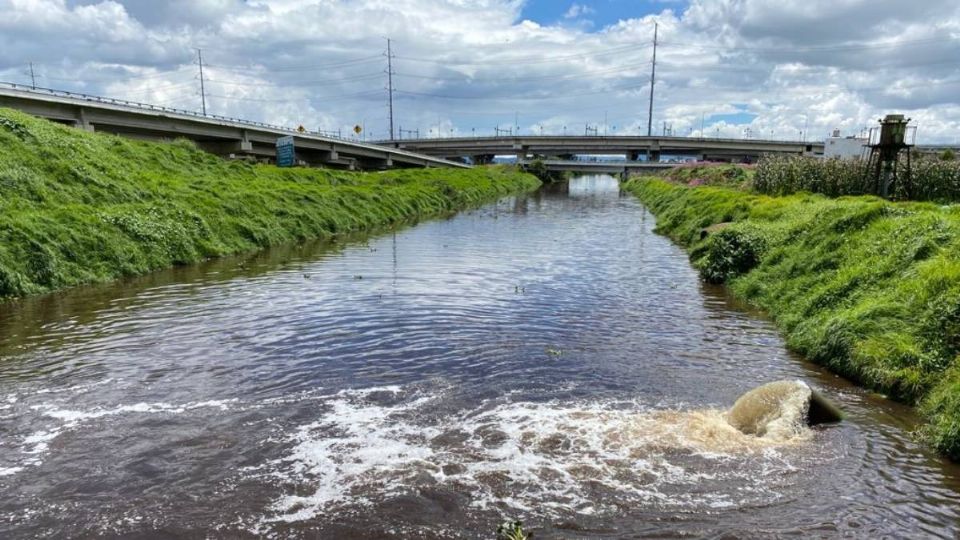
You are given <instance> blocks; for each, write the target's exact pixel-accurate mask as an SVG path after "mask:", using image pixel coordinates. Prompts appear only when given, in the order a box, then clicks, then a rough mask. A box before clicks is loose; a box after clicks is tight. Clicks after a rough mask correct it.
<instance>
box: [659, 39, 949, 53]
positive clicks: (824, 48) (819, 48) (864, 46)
mask: <svg viewBox="0 0 960 540" xmlns="http://www.w3.org/2000/svg"><path fill="white" fill-rule="evenodd" d="M950 41H956V40H951V39H943V38H921V39H903V40H898V41H890V42H883V43H849V44H836V45H808V46H799V47H794V46H789V47H752V46H725V45H699V44H690V43H680V42H671V41H664V42H660V45H667V46H675V45H679V46H680V47H686V48H689V49H699V50H719V51H756V52H783V53H794V52H832V51H857V50H868V49H882V48H889V47H903V46H909V45H918V44H925V43H937V42H950Z"/></svg>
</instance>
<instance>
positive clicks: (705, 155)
mask: <svg viewBox="0 0 960 540" xmlns="http://www.w3.org/2000/svg"><path fill="white" fill-rule="evenodd" d="M379 144H381V145H384V146H388V147H391V148H397V149H404V150H410V151H412V152H418V153H423V154H428V155H431V156H435V157H440V158H445V159H451V160H453V159H465V158H469V159H471V160H473V162H474V163H486V162H489V161H490V160H492V159H493V156H505V155H515V156H517V159H519V160H521V161H522V160H524V159H526V158H527V157H530V156H542V157H548V158H561V159H564V160H566V161H569V160H570V158H571V157H572V156H578V155H622V156H624V158H625V159H626V161H637V160H638V159H640V158H641V157H644V158H647V157H648V158H649V161H660V158H661V156H667V155H670V156H685V157H691V158H694V159H697V160H699V161H733V162H747V161H756V160H757V159H759V157H760V156H761V155H763V154H792V155H807V156H815V155H823V150H824V143H823V142H803V141H771V140H754V139H713V138H693V137H661V136H653V137H640V136H610V137H607V136H589V135H588V136H555V135H546V136H520V137H518V136H508V137H466V138H464V137H461V138H449V139H446V138H437V139H407V140H397V141H380V142H379Z"/></svg>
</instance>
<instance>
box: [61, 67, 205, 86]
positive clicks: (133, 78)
mask: <svg viewBox="0 0 960 540" xmlns="http://www.w3.org/2000/svg"><path fill="white" fill-rule="evenodd" d="M208 67H209V66H208ZM187 70H191V71H192V70H193V67H192V66H185V67H182V68H180V69H175V70H172V71H161V72H159V73H148V74H145V75H134V76H131V77H126V76H124V77H96V78H88V77H50V76H49V75H44V76H43V77H44V78H45V79H49V80H51V81H71V82H72V81H76V80H78V79H82V80H83V82H87V83H91V82H124V81H136V80H142V79H154V78H157V77H165V76H169V75H174V74H177V73H184V72H186V71H187Z"/></svg>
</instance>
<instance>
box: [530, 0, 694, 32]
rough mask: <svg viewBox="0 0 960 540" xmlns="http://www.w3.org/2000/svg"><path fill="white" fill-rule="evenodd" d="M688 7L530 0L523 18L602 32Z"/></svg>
mask: <svg viewBox="0 0 960 540" xmlns="http://www.w3.org/2000/svg"><path fill="white" fill-rule="evenodd" d="M665 4H666V5H665ZM685 4H686V2H685V1H666V2H665V1H663V0H527V2H526V4H525V5H524V7H523V13H522V14H521V18H523V19H529V20H531V21H534V22H537V23H540V24H541V25H554V24H558V23H559V24H570V25H579V26H581V27H582V28H583V29H585V30H600V29H602V28H604V27H606V26H610V25H611V24H615V23H616V22H617V21H619V20H621V19H632V18H637V17H642V16H644V15H647V14H650V13H659V12H660V11H661V10H663V9H664V8H665V7H672V8H673V9H676V10H682V8H683V7H684V6H685Z"/></svg>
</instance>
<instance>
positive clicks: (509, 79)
mask: <svg viewBox="0 0 960 540" xmlns="http://www.w3.org/2000/svg"><path fill="white" fill-rule="evenodd" d="M648 65H650V62H642V63H640V64H631V65H629V66H621V67H616V68H610V69H601V70H595V71H586V72H583V73H574V74H567V75H543V76H537V77H497V78H495V79H485V78H475V77H469V76H464V77H434V76H429V75H413V74H410V73H396V75H397V77H404V78H409V79H425V80H434V81H449V82H471V83H472V82H493V83H504V82H507V83H512V82H535V81H551V80H556V81H562V80H574V79H583V78H584V77H592V76H595V75H606V74H611V73H623V72H624V71H631V70H635V69H638V68H641V67H646V66H648Z"/></svg>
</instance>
